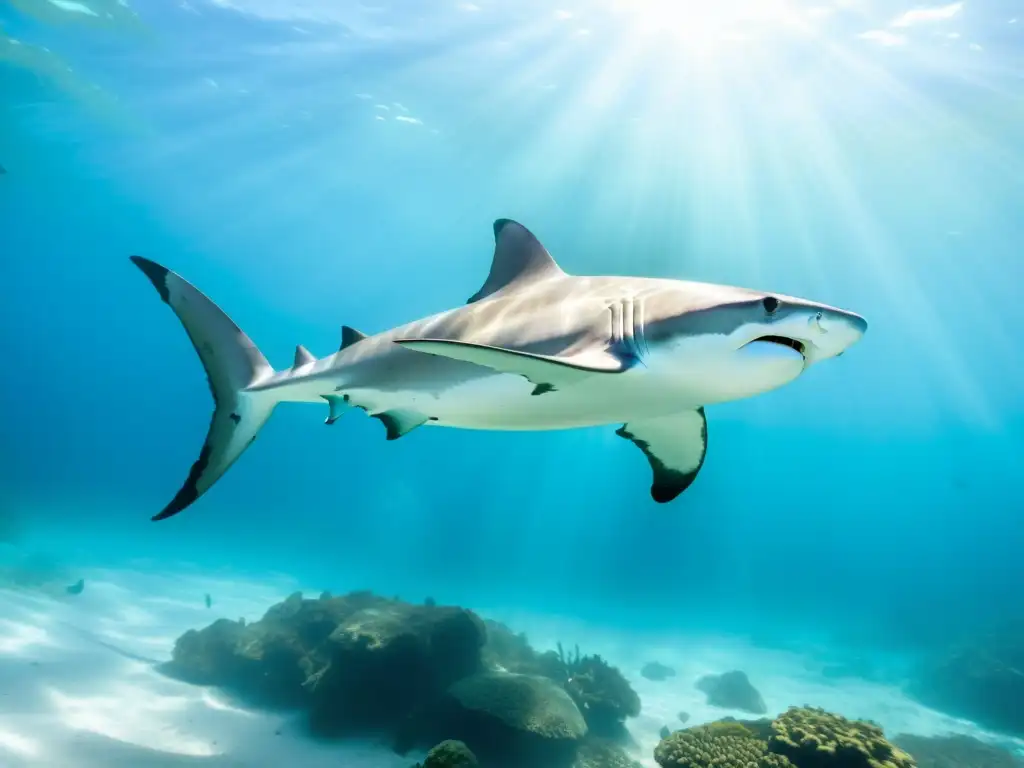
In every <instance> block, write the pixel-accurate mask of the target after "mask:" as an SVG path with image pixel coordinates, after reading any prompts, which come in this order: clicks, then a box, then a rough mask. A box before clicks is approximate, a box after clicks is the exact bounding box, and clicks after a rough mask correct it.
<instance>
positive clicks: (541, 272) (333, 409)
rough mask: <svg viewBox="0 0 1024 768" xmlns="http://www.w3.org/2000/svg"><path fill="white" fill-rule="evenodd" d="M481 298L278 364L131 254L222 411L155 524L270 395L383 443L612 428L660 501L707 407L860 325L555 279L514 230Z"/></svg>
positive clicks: (699, 454) (854, 334) (192, 494)
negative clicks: (426, 432) (368, 426)
mask: <svg viewBox="0 0 1024 768" xmlns="http://www.w3.org/2000/svg"><path fill="white" fill-rule="evenodd" d="M494 232H495V253H494V259H493V262H492V265H491V272H490V275H489V276H488V279H487V281H486V282H485V284H484V286H483V288H481V289H480V291H479V292H478V293H477V294H476V295H474V296H473V297H472V298H471V299H470V300H469V303H468V304H466V305H465V306H462V307H457V308H455V309H451V310H448V311H446V312H442V313H440V314H437V315H433V316H431V317H427V318H424V319H421V320H417V321H415V322H412V323H409V324H407V325H403V326H400V327H397V328H394V329H392V330H389V331H385V332H383V333H380V334H377V335H374V336H366V335H364V334H362V333H360V332H358V331H356V330H354V329H352V328H350V327H347V326H346V327H344V328H343V331H342V345H341V348H340V349H339V350H338V351H337V352H336V353H335V354H333V355H330V356H328V357H324V358H321V359H316V358H314V357H313V356H312V355H311V354H310V353H309V352H308V351H307V350H306V349H305V348H304V347H301V346H300V347H298V348H297V349H296V353H295V360H294V363H293V365H292V367H291V368H289V369H287V370H283V371H276V372H275V371H274V370H273V369H272V368H271V367H270V365H269V363H267V361H266V359H265V358H264V357H263V355H262V354H261V353H260V352H259V350H257V349H256V347H255V346H254V345H253V344H252V342H251V341H250V340H249V338H248V337H247V336H246V335H245V334H244V333H242V331H241V330H240V329H239V328H238V327H237V326H235V324H234V323H233V322H231V320H230V319H229V318H228V317H227V315H225V314H224V313H223V312H222V311H221V310H220V309H219V308H218V307H217V306H216V305H215V304H213V302H211V301H210V300H209V299H208V298H206V297H205V296H204V295H203V294H202V293H200V292H199V291H198V290H197V289H196V288H194V287H193V286H192V285H190V284H189V283H188V282H186V281H185V280H184V279H182V278H181V277H179V276H178V275H176V274H175V273H173V272H170V271H169V270H167V269H166V268H164V267H161V266H159V265H157V264H155V263H154V262H151V261H148V260H146V259H142V258H140V257H132V258H133V260H134V261H135V263H136V264H138V266H139V267H140V268H141V269H142V270H143V271H144V272H145V273H146V275H147V276H148V277H149V278H150V280H152V282H153V284H154V285H155V286H156V288H157V290H158V291H159V292H160V294H161V296H162V297H163V299H164V300H165V301H166V302H167V303H168V304H170V306H171V307H172V308H173V309H174V310H175V312H176V313H177V315H178V317H179V318H180V319H181V321H182V323H183V325H184V326H185V328H186V330H187V331H188V333H189V336H190V337H191V339H192V341H193V344H194V345H195V347H196V350H197V352H198V353H199V355H200V357H201V359H202V361H203V364H204V366H205V367H206V370H207V374H208V376H209V379H210V387H211V390H212V392H213V395H214V399H215V401H216V409H215V412H214V416H213V420H212V423H211V425H210V431H209V434H208V435H207V439H206V443H205V444H204V446H203V450H202V452H201V453H200V457H199V459H198V460H197V461H196V463H195V465H194V466H193V468H192V471H191V472H190V474H189V477H188V479H187V480H186V482H185V484H184V486H183V487H182V488H181V490H180V491H179V492H178V494H177V496H175V498H174V499H173V500H172V501H171V503H170V504H168V505H167V507H166V508H165V509H164V510H163V512H161V513H160V514H159V515H157V516H156V519H162V518H165V517H169V516H170V515H173V514H176V513H177V512H180V511H181V510H182V509H184V508H185V507H187V506H188V505H189V504H191V503H192V502H193V501H195V499H196V498H198V497H199V496H200V495H201V494H202V493H203V492H205V490H206V489H208V488H209V487H210V486H211V485H213V483H214V482H215V481H216V480H217V479H218V478H219V477H220V476H221V475H222V474H223V473H224V472H225V471H226V470H227V468H228V467H229V466H230V465H231V464H232V463H233V462H234V460H235V459H236V458H237V457H238V456H239V455H240V454H241V453H242V451H244V450H245V448H246V447H247V446H248V444H249V443H250V442H251V441H252V439H253V438H254V437H255V435H256V433H257V432H258V431H259V429H260V428H261V427H262V426H263V424H264V423H265V422H266V420H267V418H269V416H270V413H271V411H272V410H273V408H274V406H275V405H277V404H278V403H280V402H285V401H292V402H309V403H320V404H324V403H325V402H326V403H327V404H328V405H329V412H328V418H327V423H329V424H333V423H334V422H335V421H336V420H337V419H338V418H339V417H340V416H341V415H342V414H343V413H344V412H345V411H346V410H348V409H349V408H351V407H357V408H360V409H362V410H364V411H366V412H367V413H369V414H371V415H373V416H375V417H376V418H378V419H380V420H381V421H382V422H383V423H384V424H385V426H386V427H387V436H388V439H392V440H393V439H397V438H399V437H401V436H403V435H405V434H407V433H408V432H410V431H411V430H413V429H415V428H416V427H418V426H420V425H424V424H426V425H434V426H445V427H458V428H462V429H490V430H550V429H566V428H572V427H585V426H597V425H603V424H620V425H622V426H621V428H620V429H619V430H618V432H617V434H619V435H621V436H623V437H626V438H629V439H631V440H632V441H633V442H634V443H636V444H637V445H638V447H640V448H641V450H643V452H644V454H645V455H646V456H647V459H648V461H649V463H650V465H651V468H652V470H653V472H654V482H653V485H652V488H651V493H652V496H653V497H654V499H655V500H656V501H669V500H671V499H673V498H675V497H676V496H678V495H679V493H681V492H682V491H683V490H685V489H686V488H687V487H689V485H690V484H691V483H692V482H693V480H694V478H695V477H696V475H697V473H698V471H699V470H700V468H701V466H702V465H703V461H704V455H705V452H706V446H707V426H706V421H705V418H704V410H703V406H705V405H711V404H714V403H719V402H724V401H728V400H735V399H739V398H742V397H748V396H750V395H754V394H758V393H760V392H765V391H768V390H770V389H774V388H776V387H778V386H781V385H783V384H785V383H788V382H789V381H792V380H793V379H795V378H796V377H797V376H799V375H800V373H802V372H803V371H804V370H805V369H806V367H807V366H808V365H810V364H811V363H814V362H817V361H819V360H822V359H826V358H830V357H835V356H837V355H839V354H841V353H842V352H843V351H844V350H845V349H846V348H847V347H849V346H850V345H851V344H852V343H854V342H855V341H856V340H857V339H859V338H860V337H861V335H863V333H864V331H865V330H866V323H865V322H864V320H863V319H862V318H860V317H859V316H857V315H854V314H852V313H850V312H845V311H843V310H839V309H835V308H833V307H828V306H826V305H823V304H817V303H813V302H809V301H806V300H803V299H794V298H790V297H786V296H779V295H769V294H765V293H762V292H757V291H752V290H747V289H743V288H734V287H730V286H719V285H709V284H704V283H691V282H684V281H678V280H662V279H647V278H636V277H576V276H571V275H567V274H565V273H564V272H563V271H562V270H561V269H560V268H559V267H558V266H557V264H556V263H555V261H554V260H553V259H552V258H551V256H550V254H548V252H547V251H546V250H545V249H544V247H543V246H542V245H541V244H540V242H539V241H538V240H537V239H536V238H535V237H534V236H533V235H532V234H531V233H530V232H529V231H528V230H527V229H526V228H525V227H523V226H522V225H520V224H517V223H515V222H512V221H509V220H507V219H500V220H498V221H497V222H495V225H494Z"/></svg>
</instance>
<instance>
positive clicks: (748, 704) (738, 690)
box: [697, 670, 768, 715]
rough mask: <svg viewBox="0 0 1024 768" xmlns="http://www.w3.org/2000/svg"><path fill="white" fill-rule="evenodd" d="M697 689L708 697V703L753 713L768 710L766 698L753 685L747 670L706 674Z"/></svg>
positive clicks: (698, 682)
mask: <svg viewBox="0 0 1024 768" xmlns="http://www.w3.org/2000/svg"><path fill="white" fill-rule="evenodd" d="M697 689H698V690H700V691H703V692H704V693H705V694H706V695H707V697H708V704H710V705H711V706H713V707H720V708H722V709H737V710H740V711H741V712H749V713H751V714H752V715H763V714H764V713H765V712H767V711H768V707H766V706H765V703H764V699H762V698H761V694H760V693H759V692H758V690H757V689H756V688H755V687H754V686H753V685H751V683H750V680H749V679H748V678H747V675H746V673H745V672H740V671H739V670H734V671H732V672H726V673H724V674H721V675H705V676H704V677H702V678H700V679H699V680H698V681H697Z"/></svg>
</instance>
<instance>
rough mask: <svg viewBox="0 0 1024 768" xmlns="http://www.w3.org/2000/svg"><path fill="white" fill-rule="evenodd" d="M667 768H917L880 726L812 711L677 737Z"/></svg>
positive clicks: (662, 754)
mask: <svg viewBox="0 0 1024 768" xmlns="http://www.w3.org/2000/svg"><path fill="white" fill-rule="evenodd" d="M654 759H655V760H656V761H657V763H658V765H660V766H662V768H915V766H916V764H915V762H914V760H913V758H912V757H911V756H910V755H908V754H907V753H906V752H904V751H903V750H902V749H900V748H899V747H897V746H895V745H893V744H892V743H891V742H889V741H887V740H886V739H885V736H884V735H883V733H882V730H881V729H880V728H878V726H876V725H874V724H872V723H867V722H862V721H857V720H847V719H846V718H844V717H840V716H839V715H835V714H832V713H829V712H825V711H824V710H821V709H814V708H808V707H791V708H790V709H789V710H787V711H786V712H784V713H782V714H781V715H780V716H779V717H777V718H776V719H775V720H772V721H766V720H756V721H751V722H746V721H739V720H732V719H727V720H719V721H717V722H714V723H711V724H708V725H700V726H696V727H694V728H687V729H685V730H681V731H676V732H675V733H673V734H671V735H669V736H668V737H667V738H665V739H663V740H662V741H661V743H660V744H658V747H657V748H656V750H655V753H654Z"/></svg>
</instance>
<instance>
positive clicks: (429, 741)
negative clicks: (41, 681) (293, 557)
mask: <svg viewBox="0 0 1024 768" xmlns="http://www.w3.org/2000/svg"><path fill="white" fill-rule="evenodd" d="M161 670H162V671H163V672H164V673H165V674H167V675H169V676H172V677H175V678H177V679H180V680H184V681H187V682H190V683H193V684H198V685H210V686H217V687H219V688H221V689H223V690H225V691H227V692H229V693H231V694H233V695H235V696H237V697H238V698H240V699H242V700H243V701H245V702H247V703H250V704H254V705H257V706H263V707H272V708H286V709H297V710H300V711H303V712H305V713H307V714H308V721H307V722H308V725H309V729H310V731H311V732H312V733H313V734H314V735H316V736H319V737H326V738H340V737H346V736H368V735H374V736H377V737H384V738H386V739H389V740H390V741H391V742H392V744H393V747H394V750H395V751H396V752H397V753H399V754H406V753H407V752H409V751H411V750H413V749H426V748H428V747H433V749H432V750H431V752H430V753H429V754H428V755H427V757H426V761H425V762H423V763H422V764H421V766H422V768H435V767H436V768H442V766H443V767H444V768H448V767H449V766H452V768H454V766H459V768H461V766H463V765H466V766H476V765H482V766H486V768H522V766H524V765H528V766H531V768H634V766H635V764H634V763H633V762H632V760H631V759H630V758H629V757H628V756H627V754H626V752H625V751H624V749H623V747H622V746H621V740H620V741H619V742H618V743H617V742H616V741H615V739H616V737H620V736H621V735H622V734H624V733H625V732H626V731H625V726H624V721H625V720H626V719H627V718H629V717H635V716H636V715H637V714H639V712H640V698H639V697H638V696H637V695H636V692H635V691H633V689H632V687H631V686H630V685H629V682H628V681H627V680H626V678H625V677H624V676H623V675H622V673H621V672H620V671H619V670H618V669H616V668H615V667H612V666H611V665H609V664H608V663H607V662H606V661H604V660H603V659H602V658H601V657H600V656H596V655H589V656H588V655H582V654H581V653H580V651H579V649H578V648H576V649H575V650H574V651H573V652H572V653H567V652H566V651H565V649H564V648H563V647H562V646H561V645H559V646H558V648H557V649H555V650H551V651H547V652H543V653H540V652H537V651H536V650H534V649H533V648H532V647H531V646H530V644H529V642H528V641H527V639H526V637H525V636H524V635H521V634H516V633H515V632H513V631H512V630H511V629H509V628H508V627H506V626H505V625H503V624H500V623H498V622H494V621H487V620H485V619H482V618H481V617H479V616H478V615H477V614H475V613H473V612H472V611H469V610H467V609H464V608H460V607H455V606H444V605H438V604H436V602H435V601H434V600H426V601H424V603H423V604H419V605H415V604H411V603H407V602H403V601H401V600H400V599H398V598H385V597H381V596H378V595H375V594H373V593H371V592H366V591H362V592H353V593H350V594H347V595H342V596H334V595H331V594H330V593H326V592H325V593H323V594H322V595H320V597H319V598H316V599H310V598H306V597H304V596H303V595H302V594H301V593H295V594H293V595H291V596H289V597H288V598H287V599H286V600H284V601H282V602H281V603H278V604H276V605H274V606H272V607H271V608H270V609H269V610H268V611H267V612H266V613H265V614H264V616H263V617H262V618H261V619H260V620H259V621H255V622H252V623H246V622H245V621H243V620H238V621H232V620H229V619H218V620H217V621H214V622H213V623H212V624H210V625H209V626H207V627H205V628H204V629H199V630H189V631H188V632H186V633H185V634H183V635H182V636H181V637H179V638H178V640H177V641H176V643H175V646H174V650H173V654H172V658H171V661H169V662H167V663H166V664H164V665H163V666H162V667H161ZM470 758H471V759H472V761H473V762H467V761H469V760H470ZM459 760H461V761H462V762H457V761H459ZM477 761H478V762H477Z"/></svg>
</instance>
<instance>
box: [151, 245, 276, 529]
mask: <svg viewBox="0 0 1024 768" xmlns="http://www.w3.org/2000/svg"><path fill="white" fill-rule="evenodd" d="M131 260H132V262H134V264H135V266H137V267H138V268H139V269H141V270H142V271H143V272H144V273H145V275H146V277H148V278H149V279H150V281H151V282H152V283H153V285H154V287H155V288H156V290H157V292H158V293H159V294H160V298H161V299H163V300H164V302H165V303H166V304H167V305H168V306H170V308H171V309H173V310H174V313H175V314H176V315H177V316H178V319H179V320H180V321H181V324H182V325H183V326H184V327H185V331H186V332H187V333H188V336H189V339H191V341H192V346H194V347H195V349H196V352H197V353H198V354H199V359H200V360H202V363H203V367H204V368H205V369H206V377H207V379H208V381H209V384H210V392H211V393H212V394H213V402H214V411H213V418H212V419H211V420H210V428H209V431H208V432H207V433H206V442H205V443H203V448H202V450H201V451H200V452H199V458H198V459H196V462H195V463H194V464H193V465H192V469H191V471H190V472H189V473H188V477H187V478H186V480H185V483H184V485H182V486H181V489H180V490H179V491H178V493H177V494H176V495H175V496H174V498H173V499H171V501H170V503H169V504H168V505H167V506H166V507H164V509H163V511H162V512H160V513H159V514H158V515H155V516H154V517H153V519H154V520H163V519H165V518H168V517H171V516H172V515H176V514H178V513H179V512H181V511H182V510H183V509H185V508H186V507H188V506H189V505H190V504H191V503H192V502H194V501H195V500H196V499H198V498H199V497H200V496H202V495H203V494H204V493H205V492H206V491H207V490H208V489H209V488H210V487H211V486H212V485H213V484H214V483H215V482H217V480H218V479H219V478H220V476H221V475H223V474H224V473H225V472H226V471H227V470H228V468H229V467H230V466H231V465H232V464H233V463H234V462H235V460H236V459H237V458H238V457H239V456H241V455H242V452H243V451H245V449H246V448H248V447H249V444H250V443H251V442H252V441H253V440H254V439H256V433H257V432H259V431H260V429H261V428H262V427H263V425H264V424H266V422H267V419H269V418H270V414H271V412H272V411H273V410H274V406H275V405H277V400H275V399H274V398H273V396H272V395H270V394H269V393H260V394H253V393H249V392H246V391H245V390H246V388H247V387H249V386H251V385H252V384H254V383H255V382H257V381H261V380H263V379H265V378H267V377H268V376H270V375H271V374H273V372H274V371H273V368H271V367H270V363H268V362H267V359H266V358H265V357H264V356H263V355H262V353H261V352H260V351H259V350H258V349H257V348H256V345H255V344H253V343H252V341H251V340H250V339H249V337H248V336H246V335H245V334H244V333H243V332H242V330H241V329H240V328H239V327H238V326H237V325H235V324H234V323H233V322H232V321H231V318H230V317H228V316H227V315H226V314H224V312H223V311H222V310H221V309H220V307H218V306H217V305H216V304H214V303H213V302H212V301H210V299H208V298H207V297H206V296H205V295H204V294H203V293H201V292H200V291H199V290H198V289H197V288H196V287H195V286H193V285H192V284H191V283H189V282H188V281H187V280H185V279H184V278H182V277H181V276H179V275H177V274H175V273H174V272H171V271H170V270H169V269H167V268H166V267H162V266H160V265H159V264H157V263H155V262H153V261H150V260H149V259H144V258H142V257H141V256H132V257H131Z"/></svg>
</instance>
